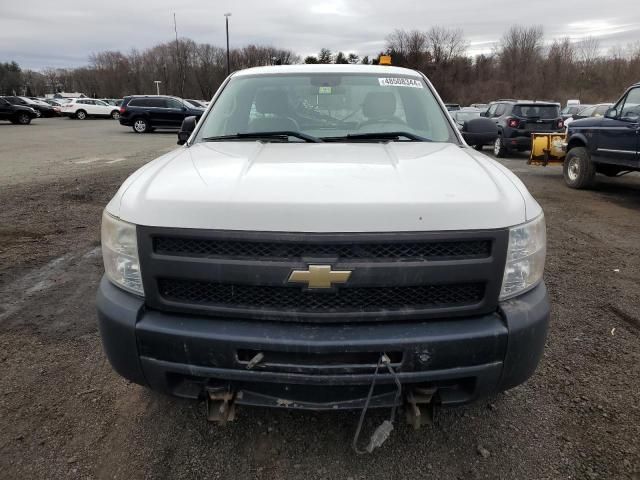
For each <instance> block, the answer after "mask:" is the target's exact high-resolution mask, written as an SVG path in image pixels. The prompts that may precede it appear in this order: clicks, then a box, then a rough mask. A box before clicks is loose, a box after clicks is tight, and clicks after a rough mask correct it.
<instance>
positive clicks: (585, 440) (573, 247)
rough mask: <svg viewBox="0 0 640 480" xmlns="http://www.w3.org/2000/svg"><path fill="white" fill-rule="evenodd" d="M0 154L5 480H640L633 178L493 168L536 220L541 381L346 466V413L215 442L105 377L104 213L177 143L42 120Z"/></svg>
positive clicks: (298, 417) (258, 414)
mask: <svg viewBox="0 0 640 480" xmlns="http://www.w3.org/2000/svg"><path fill="white" fill-rule="evenodd" d="M6 132H9V134H7V133H6ZM0 137H2V143H3V147H6V149H5V148H3V150H2V152H0V167H1V168H2V171H3V173H2V176H1V177H0V186H2V188H0V205H2V208H1V209H0V369H1V371H2V375H0V478H127V479H129V478H134V479H137V478H225V479H227V478H252V479H285V478H286V479H298V478H299V479H304V480H309V479H325V478H326V479H354V480H355V479H370V478H386V479H401V478H435V479H450V478H452V479H456V478H459V479H480V478H491V479H494V478H500V479H560V478H562V479H564V478H567V479H568V478H572V479H574V478H575V479H582V478H585V479H620V478H622V479H624V478H632V479H640V440H639V439H640V343H639V341H638V340H639V338H640V289H638V283H639V281H640V216H639V215H638V210H639V209H640V176H637V175H633V176H629V177H625V178H622V179H615V180H612V179H606V178H603V179H600V180H601V181H600V183H599V185H598V187H597V188H596V189H595V190H592V191H574V190H570V189H568V188H567V187H565V186H564V184H563V182H562V177H561V174H560V171H559V169H558V168H556V167H554V168H551V167H547V168H533V167H527V166H526V165H525V162H524V156H521V157H519V158H517V159H514V160H506V161H504V162H503V163H504V164H505V165H507V166H508V167H509V168H511V169H512V170H513V171H515V172H516V173H517V174H518V175H519V176H520V177H521V178H522V180H523V181H524V182H525V183H526V184H527V186H528V187H529V189H530V190H531V191H532V193H533V194H534V196H535V197H536V198H537V199H538V201H539V202H540V203H541V204H542V206H543V208H544V209H545V213H546V216H547V225H548V238H549V245H548V259H547V270H546V282H547V286H548V288H549V291H550V295H551V300H552V310H553V313H552V315H553V316H552V323H551V330H550V334H549V339H548V344H547V348H546V352H545V355H544V358H543V360H542V362H541V364H540V367H539V369H538V371H537V373H536V374H535V375H534V377H533V378H532V379H531V380H530V381H529V382H527V383H526V384H524V385H522V386H520V387H517V388H515V389H513V390H511V391H509V392H506V393H504V394H500V395H498V396H496V397H494V398H490V399H487V400H486V401H484V402H479V403H476V404H473V405H470V406H466V407H461V408H456V409H448V410H444V411H441V412H440V415H439V416H438V418H437V421H436V423H435V425H433V426H431V427H428V428H423V429H422V430H420V431H417V432H415V431H413V430H412V429H410V428H409V427H407V426H405V425H399V426H398V427H397V428H396V430H395V431H394V432H393V434H392V436H391V438H390V439H389V440H388V442H387V443H386V444H385V445H384V448H383V449H382V450H380V451H378V452H377V453H376V454H375V455H372V456H356V455H355V454H354V453H352V452H351V450H350V442H351V438H352V436H353V432H354V429H355V426H356V422H357V414H356V413H339V414H334V413H330V414H329V413H322V414H315V413H301V412H288V411H272V410H265V409H251V408H243V409H242V410H240V412H239V419H238V421H237V422H235V423H232V424H230V425H228V426H226V427H224V428H221V427H217V426H213V425H210V424H208V423H207V422H206V421H205V415H204V405H203V404H202V403H198V402H192V401H183V400H178V399H173V398H168V397H165V396H162V395H159V394H156V393H153V392H150V391H149V390H147V389H145V388H143V387H140V386H137V385H132V384H129V383H128V382H126V381H125V380H123V379H121V378H120V377H118V376H117V375H116V374H115V373H113V371H112V370H111V368H110V366H109V364H108V362H107V361H106V359H105V357H104V355H103V353H102V349H101V346H100V339H99V336H98V332H97V325H96V317H95V307H94V295H95V290H96V286H97V282H98V280H99V278H100V276H101V273H102V267H101V259H100V253H99V250H98V248H97V247H98V245H99V237H98V230H99V219H100V212H101V210H102V208H103V206H104V205H105V204H106V202H107V201H108V200H109V198H110V197H111V196H112V195H113V193H114V192H115V191H116V189H117V187H118V186H119V184H120V183H121V182H122V181H123V180H124V178H126V176H127V175H128V174H129V173H131V171H133V170H134V169H135V168H137V166H139V165H141V164H143V163H144V162H146V161H147V160H148V159H150V158H153V157H155V156H157V155H159V154H161V153H164V152H166V151H167V150H169V149H170V148H172V146H173V145H174V142H175V136H174V135H167V134H150V135H144V136H138V135H134V134H132V133H130V130H128V129H125V128H124V127H119V126H118V125H117V123H115V122H110V121H108V120H104V121H98V120H94V121H87V122H84V123H83V122H79V121H70V120H65V119H50V120H47V121H44V120H38V121H35V122H34V124H33V125H32V126H31V127H20V126H4V125H2V126H0ZM47 139H48V140H47ZM31 140H33V141H31ZM45 140H47V141H45ZM18 146H19V148H18ZM18 158H25V159H26V160H25V161H24V162H23V164H21V165H18V164H19V163H20V162H19V161H18V160H17V159H18ZM93 158H97V160H93V161H91V162H88V163H79V162H82V161H83V160H87V159H93ZM119 158H122V159H123V160H120V161H117V162H112V163H107V162H110V161H112V160H115V159H119ZM40 159H45V160H42V162H43V163H42V164H39V163H38V161H39V160H40ZM385 415H386V413H380V414H373V415H371V416H370V418H369V420H368V422H367V424H366V425H365V428H367V429H369V430H368V431H370V430H371V429H373V428H375V426H376V425H377V424H378V423H379V422H380V421H381V420H382V419H383V418H384V416H385Z"/></svg>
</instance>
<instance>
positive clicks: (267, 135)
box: [202, 130, 322, 143]
mask: <svg viewBox="0 0 640 480" xmlns="http://www.w3.org/2000/svg"><path fill="white" fill-rule="evenodd" d="M289 137H295V138H299V139H300V140H304V141H305V142H311V143H321V142H322V140H320V139H319V138H317V137H314V136H312V135H307V134H306V133H302V132H290V131H288V130H283V131H279V132H247V133H236V134H233V135H220V136H217V137H205V138H203V139H202V140H203V141H205V142H225V141H228V140H244V139H274V138H275V139H278V140H281V141H288V139H289Z"/></svg>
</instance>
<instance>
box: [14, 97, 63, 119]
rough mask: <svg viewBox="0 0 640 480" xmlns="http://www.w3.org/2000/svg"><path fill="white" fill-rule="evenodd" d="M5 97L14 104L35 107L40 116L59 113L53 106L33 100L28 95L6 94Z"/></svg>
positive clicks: (53, 115) (52, 115)
mask: <svg viewBox="0 0 640 480" xmlns="http://www.w3.org/2000/svg"><path fill="white" fill-rule="evenodd" d="M4 98H5V100H7V101H8V102H9V103H12V104H13V105H22V106H23V107H29V108H32V109H34V110H35V111H36V114H37V115H38V117H55V116H56V115H57V113H56V111H55V110H54V109H53V107H51V105H48V104H47V103H45V102H40V101H36V100H31V99H30V98H28V97H17V96H6V97H4Z"/></svg>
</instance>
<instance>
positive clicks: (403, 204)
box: [96, 64, 550, 425]
mask: <svg viewBox="0 0 640 480" xmlns="http://www.w3.org/2000/svg"><path fill="white" fill-rule="evenodd" d="M327 84H330V85H331V86H330V87H327ZM215 98H216V100H215V102H214V104H213V106H212V107H211V108H210V109H209V110H208V111H207V113H206V114H205V115H204V116H203V117H202V118H201V120H200V121H198V122H196V118H195V117H193V116H192V117H187V118H185V120H184V122H183V125H182V127H181V129H180V132H179V135H178V138H179V141H180V143H182V144H183V146H182V147H181V148H179V149H177V150H176V151H174V152H171V153H169V154H167V155H164V156H162V157H160V158H158V159H156V160H155V161H152V162H151V163H147V164H146V165H145V166H144V167H142V169H140V170H138V171H137V172H136V173H134V174H133V175H132V176H131V177H129V179H127V180H126V181H125V183H124V185H123V186H122V187H121V188H120V189H119V191H118V192H117V193H116V195H115V196H114V198H113V199H112V200H111V201H110V202H109V204H108V205H107V206H106V208H105V210H104V215H103V220H102V251H103V258H104V265H105V272H106V274H105V276H104V277H103V279H102V281H101V283H100V286H99V289H98V293H97V302H96V304H97V311H98V319H99V325H100V332H101V338H102V343H103V346H104V349H105V352H106V356H107V358H108V359H109V361H110V362H111V365H112V366H113V368H114V369H115V370H116V371H117V372H118V373H119V374H120V375H122V376H124V377H126V378H128V379H129V380H130V381H132V382H136V383H140V384H143V385H147V386H149V387H151V388H153V389H156V390H159V391H162V392H166V393H169V394H173V395H180V396H182V397H186V398H193V399H195V398H201V399H206V401H207V412H208V418H209V419H210V420H215V421H220V422H225V421H227V420H231V419H232V418H233V413H234V411H235V410H234V409H235V407H234V405H235V404H241V405H242V404H244V405H254V406H258V405H262V406H271V407H284V408H286V407H289V408H291V409H292V410H305V409H314V410H327V411H329V410H330V411H336V410H342V409H360V410H364V409H366V407H367V406H369V405H370V406H371V407H397V406H398V405H399V404H402V403H405V402H406V403H405V404H406V405H407V407H408V408H407V411H408V415H409V419H410V421H411V423H413V424H414V425H419V424H420V419H421V418H425V416H427V411H428V409H429V408H430V406H432V405H434V404H437V405H444V406H446V405H460V404H464V403H467V402H471V401H474V400H477V399H479V398H482V397H485V396H487V395H492V394H493V393H494V392H496V391H501V390H505V389H509V388H512V387H514V386H516V385H518V384H520V383H522V382H524V381H525V380H526V379H527V378H528V377H529V376H530V375H531V374H532V373H533V372H534V370H535V369H536V365H537V364H538V361H539V359H540V357H541V355H542V352H543V349H544V345H545V338H546V334H547V328H548V322H549V310H550V309H549V300H548V296H547V292H546V289H545V286H544V282H543V278H542V274H543V270H544V260H545V245H546V240H545V223H544V215H543V212H542V209H541V207H540V205H539V204H538V203H537V202H536V200H535V199H534V198H533V197H532V196H531V194H530V193H529V192H528V191H527V189H526V187H525V186H524V184H523V183H522V182H520V181H519V180H518V179H517V177H516V176H515V175H514V174H513V173H511V172H510V171H508V170H506V169H504V168H502V167H501V166H500V165H498V164H497V162H496V161H495V160H492V159H490V158H488V157H487V156H485V155H483V154H482V153H480V152H476V151H474V150H473V149H471V148H469V147H468V146H467V145H466V144H465V141H463V138H465V139H466V138H467V137H466V136H465V135H464V132H460V131H459V130H458V129H457V128H456V126H455V124H454V123H453V122H452V121H451V118H450V116H449V115H448V114H446V112H445V107H444V104H443V103H441V102H440V101H439V100H438V96H437V94H436V92H435V89H434V88H433V86H432V85H431V83H430V82H429V81H428V80H427V78H426V77H425V76H424V75H423V74H422V73H421V72H417V71H413V70H409V69H405V68H398V67H391V66H377V65H357V66H354V65H339V64H338V65H314V68H313V69H309V68H307V66H306V65H290V66H269V67H259V68H253V69H246V70H241V71H238V72H235V73H234V74H232V75H231V77H230V79H229V81H228V82H224V83H223V86H222V87H221V88H220V90H219V92H218V93H217V96H216V97H215ZM151 100H153V101H151ZM171 100H175V105H173V102H170V101H171ZM125 101H126V102H127V106H125V107H124V108H125V110H129V111H130V113H131V114H135V115H139V116H137V117H136V116H133V115H126V116H125V114H123V116H122V117H121V119H122V120H124V119H125V118H127V122H131V123H133V122H135V119H136V118H145V117H143V116H142V114H145V115H146V114H147V112H148V110H150V109H151V108H157V109H160V110H162V111H163V113H164V111H165V110H166V109H167V108H174V109H175V110H176V114H177V115H182V113H179V112H180V111H182V109H181V108H180V104H179V102H178V100H177V99H172V98H167V97H128V99H126V100H125ZM163 102H167V103H171V104H170V105H165V103H163ZM131 104H134V105H138V106H130V105H131ZM353 105H358V108H357V109H356V110H355V111H354V110H353V109H352V108H351V106H353ZM336 106H341V107H342V108H339V109H336V108H335V107H336ZM345 106H348V108H347V109H346V110H345ZM345 111H347V112H350V115H349V118H348V120H345ZM149 115H150V116H151V115H152V114H151V113H149ZM154 118H160V117H154V116H151V120H149V121H147V122H146V123H145V124H144V125H143V127H142V128H141V129H140V131H147V130H148V128H149V127H150V126H151V125H153V123H151V122H152V120H153V119H154ZM466 125H467V127H468V131H470V132H471V131H473V132H474V133H475V132H482V131H485V132H489V131H491V132H496V130H497V128H496V126H495V123H494V122H493V121H491V120H488V119H486V118H477V119H473V120H470V121H468V122H466ZM374 387H375V388H374ZM374 390H375V391H374ZM372 394H373V400H372V399H371V398H372ZM370 400H371V401H370ZM416 412H417V413H416ZM420 412H422V414H420Z"/></svg>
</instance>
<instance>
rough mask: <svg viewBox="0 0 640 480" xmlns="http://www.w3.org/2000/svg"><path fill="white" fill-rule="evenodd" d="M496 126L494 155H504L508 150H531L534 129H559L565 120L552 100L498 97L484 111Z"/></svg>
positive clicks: (552, 130) (551, 131)
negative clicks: (496, 135)
mask: <svg viewBox="0 0 640 480" xmlns="http://www.w3.org/2000/svg"><path fill="white" fill-rule="evenodd" d="M484 116H485V117H487V118H491V119H493V120H494V121H495V122H496V125H497V126H498V137H497V138H496V139H495V141H494V143H493V153H494V155H495V156H496V157H501V158H502V157H506V156H507V155H508V154H509V152H510V151H511V150H518V151H521V152H522V151H525V150H530V149H531V134H532V133H534V132H548V133H554V132H562V131H563V130H564V121H563V119H562V116H561V115H560V107H559V106H558V104H557V103H555V102H538V101H533V102H532V101H529V100H500V101H496V102H492V103H491V106H490V107H489V110H487V112H486V113H485V114H484Z"/></svg>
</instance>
